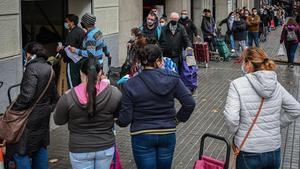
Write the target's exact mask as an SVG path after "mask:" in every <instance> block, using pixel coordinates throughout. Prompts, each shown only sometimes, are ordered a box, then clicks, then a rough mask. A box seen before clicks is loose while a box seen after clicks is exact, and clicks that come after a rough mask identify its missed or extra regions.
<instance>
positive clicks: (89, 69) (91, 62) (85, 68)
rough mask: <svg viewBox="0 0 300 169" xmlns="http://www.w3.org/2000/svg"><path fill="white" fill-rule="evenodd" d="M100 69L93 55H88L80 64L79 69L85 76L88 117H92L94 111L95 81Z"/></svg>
mask: <svg viewBox="0 0 300 169" xmlns="http://www.w3.org/2000/svg"><path fill="white" fill-rule="evenodd" d="M100 70H101V66H100V65H99V63H98V59H97V58H96V57H94V56H89V57H88V59H87V60H86V61H84V62H83V63H82V65H81V71H82V72H83V73H84V74H86V76H87V85H86V91H87V93H86V95H87V97H88V102H87V112H88V116H89V118H92V117H94V116H95V112H96V95H97V89H96V83H97V80H98V73H99V72H100Z"/></svg>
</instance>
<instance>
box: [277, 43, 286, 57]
mask: <svg viewBox="0 0 300 169" xmlns="http://www.w3.org/2000/svg"><path fill="white" fill-rule="evenodd" d="M277 56H286V53H285V50H284V46H283V45H282V44H281V45H280V47H279V50H278V53H277Z"/></svg>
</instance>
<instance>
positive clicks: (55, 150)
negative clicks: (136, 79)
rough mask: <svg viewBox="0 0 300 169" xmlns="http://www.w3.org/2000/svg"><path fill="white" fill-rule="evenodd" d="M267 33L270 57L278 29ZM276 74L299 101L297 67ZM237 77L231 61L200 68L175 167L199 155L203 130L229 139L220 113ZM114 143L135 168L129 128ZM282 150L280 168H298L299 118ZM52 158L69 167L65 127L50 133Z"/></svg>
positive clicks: (209, 147) (209, 148)
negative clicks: (195, 104)
mask: <svg viewBox="0 0 300 169" xmlns="http://www.w3.org/2000/svg"><path fill="white" fill-rule="evenodd" d="M276 32H277V33H276ZM270 35H271V37H270V40H269V41H268V43H265V44H262V47H263V48H264V49H266V50H267V53H268V54H269V55H270V56H273V54H274V53H276V52H277V51H276V50H278V45H279V42H277V40H278V39H279V38H278V36H279V35H278V31H274V32H272V33H271V34H270ZM273 36H274V37H273ZM278 41H279V40H278ZM270 42H271V43H270ZM298 58H299V57H298ZM277 73H278V79H279V81H280V82H281V83H282V85H283V86H284V87H286V89H287V90H288V91H289V92H290V93H291V94H292V95H293V96H294V97H296V99H297V100H300V67H299V66H295V68H294V69H293V70H291V69H288V68H287V66H286V65H279V66H278V70H277ZM240 76H241V67H240V65H237V64H234V63H233V62H220V63H214V62H211V63H210V67H209V68H208V69H205V68H200V70H199V85H200V86H199V90H198V99H197V107H196V109H195V111H194V113H193V114H192V116H191V118H190V120H189V121H188V122H187V123H185V124H180V125H179V127H178V129H177V144H176V150H175V154H174V160H173V168H174V169H191V168H193V165H194V162H195V161H196V160H197V158H198V151H199V145H200V137H201V136H202V135H203V134H204V133H207V132H209V133H213V134H217V135H221V136H224V137H226V138H228V140H231V135H230V134H229V133H228V131H227V128H226V126H225V124H224V116H223V113H222V112H223V110H224V105H225V102H226V97H227V91H228V86H229V83H230V82H231V81H232V80H233V79H235V78H237V77H240ZM117 144H118V148H119V150H120V155H121V161H122V164H123V168H124V169H135V168H136V167H135V163H134V159H133V156H132V151H131V142H130V135H129V129H128V128H118V127H117ZM205 146H206V150H205V154H206V155H211V156H214V157H216V158H219V159H223V158H224V155H225V147H224V145H223V144H222V143H220V142H218V141H212V140H210V139H208V140H207V143H206V144H205ZM281 152H282V166H283V167H282V168H284V169H298V168H300V160H299V153H300V119H298V120H297V121H296V122H295V123H294V124H292V125H291V126H289V127H288V128H286V129H283V130H282V151H281ZM53 158H55V159H58V160H59V161H58V163H55V164H50V169H68V168H71V166H70V162H69V157H68V130H67V127H66V126H63V127H58V128H56V129H55V130H54V131H53V132H52V133H51V145H50V146H49V159H53Z"/></svg>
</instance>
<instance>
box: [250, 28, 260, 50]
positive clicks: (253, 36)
mask: <svg viewBox="0 0 300 169" xmlns="http://www.w3.org/2000/svg"><path fill="white" fill-rule="evenodd" d="M253 41H254V43H255V46H256V47H258V48H259V32H248V46H249V47H252V45H253Z"/></svg>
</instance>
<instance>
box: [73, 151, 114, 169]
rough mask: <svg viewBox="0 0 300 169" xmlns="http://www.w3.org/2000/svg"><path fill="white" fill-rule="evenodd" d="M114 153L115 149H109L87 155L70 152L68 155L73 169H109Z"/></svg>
mask: <svg viewBox="0 0 300 169" xmlns="http://www.w3.org/2000/svg"><path fill="white" fill-rule="evenodd" d="M114 153H115V147H111V148H109V149H107V150H102V151H97V152H89V153H72V152H70V153H69V155H70V160H71V164H72V168H73V169H109V167H110V164H111V161H112V159H113V156H114Z"/></svg>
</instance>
